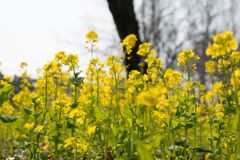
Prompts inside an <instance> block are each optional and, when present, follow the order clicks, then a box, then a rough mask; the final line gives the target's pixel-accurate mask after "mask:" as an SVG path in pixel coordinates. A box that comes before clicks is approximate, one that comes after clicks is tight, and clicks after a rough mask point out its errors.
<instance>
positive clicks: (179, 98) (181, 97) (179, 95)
mask: <svg viewBox="0 0 240 160" xmlns="http://www.w3.org/2000/svg"><path fill="white" fill-rule="evenodd" d="M177 97H178V100H179V101H181V102H182V103H184V102H185V97H184V96H182V95H181V94H178V95H177Z"/></svg>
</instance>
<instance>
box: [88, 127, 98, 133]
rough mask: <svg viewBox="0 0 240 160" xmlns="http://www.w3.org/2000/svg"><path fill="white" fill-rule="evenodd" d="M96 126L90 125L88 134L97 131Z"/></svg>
mask: <svg viewBox="0 0 240 160" xmlns="http://www.w3.org/2000/svg"><path fill="white" fill-rule="evenodd" d="M96 128H97V127H96V126H88V131H87V134H88V135H93V134H94V133H95V132H96Z"/></svg>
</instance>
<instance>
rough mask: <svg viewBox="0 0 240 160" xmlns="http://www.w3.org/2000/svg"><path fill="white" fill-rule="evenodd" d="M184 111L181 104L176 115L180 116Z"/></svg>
mask: <svg viewBox="0 0 240 160" xmlns="http://www.w3.org/2000/svg"><path fill="white" fill-rule="evenodd" d="M182 112H183V109H182V108H181V107H180V106H177V112H176V113H175V115H174V116H175V117H179V116H180V115H181V114H182Z"/></svg>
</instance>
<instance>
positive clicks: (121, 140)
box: [117, 128, 129, 144]
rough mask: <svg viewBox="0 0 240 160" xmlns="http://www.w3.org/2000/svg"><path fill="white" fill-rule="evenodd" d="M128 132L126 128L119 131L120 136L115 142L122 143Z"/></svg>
mask: <svg viewBox="0 0 240 160" xmlns="http://www.w3.org/2000/svg"><path fill="white" fill-rule="evenodd" d="M128 133H129V132H128V130H127V129H126V128H124V129H123V131H122V133H121V136H120V137H119V138H118V140H117V144H123V142H124V140H125V139H126V138H127V136H128Z"/></svg>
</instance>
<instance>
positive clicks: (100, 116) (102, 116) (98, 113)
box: [95, 107, 108, 121]
mask: <svg viewBox="0 0 240 160" xmlns="http://www.w3.org/2000/svg"><path fill="white" fill-rule="evenodd" d="M95 116H96V118H97V119H99V120H102V121H103V120H104V119H107V118H108V117H107V115H106V114H105V113H103V112H102V111H100V110H99V108H98V107H95Z"/></svg>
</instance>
